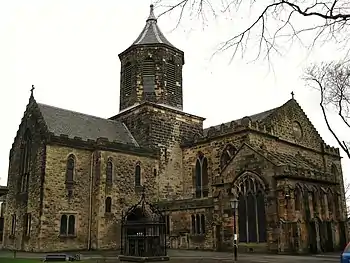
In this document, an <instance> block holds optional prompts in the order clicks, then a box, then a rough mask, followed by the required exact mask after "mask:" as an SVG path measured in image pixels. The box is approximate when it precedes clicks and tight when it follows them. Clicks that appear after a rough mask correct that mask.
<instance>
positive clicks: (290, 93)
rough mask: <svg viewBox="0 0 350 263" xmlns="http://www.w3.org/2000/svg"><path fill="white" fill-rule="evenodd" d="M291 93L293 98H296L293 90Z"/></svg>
mask: <svg viewBox="0 0 350 263" xmlns="http://www.w3.org/2000/svg"><path fill="white" fill-rule="evenodd" d="M290 94H292V99H294V92H293V91H292V92H291V93H290Z"/></svg>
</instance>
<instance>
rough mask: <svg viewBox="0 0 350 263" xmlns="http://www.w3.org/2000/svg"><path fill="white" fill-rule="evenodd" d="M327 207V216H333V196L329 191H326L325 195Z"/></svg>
mask: <svg viewBox="0 0 350 263" xmlns="http://www.w3.org/2000/svg"><path fill="white" fill-rule="evenodd" d="M327 205H328V214H329V215H333V214H334V206H333V195H332V192H331V191H328V193H327Z"/></svg>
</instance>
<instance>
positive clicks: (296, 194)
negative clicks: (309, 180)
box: [294, 186, 301, 211]
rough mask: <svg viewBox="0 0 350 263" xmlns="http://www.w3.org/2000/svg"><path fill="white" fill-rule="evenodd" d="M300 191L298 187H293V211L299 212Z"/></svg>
mask: <svg viewBox="0 0 350 263" xmlns="http://www.w3.org/2000/svg"><path fill="white" fill-rule="evenodd" d="M300 199H301V190H300V187H299V186H296V187H295V190H294V206H295V210H297V211H300V208H301V200H300Z"/></svg>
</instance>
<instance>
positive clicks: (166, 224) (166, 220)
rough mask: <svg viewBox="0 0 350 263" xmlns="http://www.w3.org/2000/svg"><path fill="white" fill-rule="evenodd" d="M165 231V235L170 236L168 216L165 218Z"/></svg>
mask: <svg viewBox="0 0 350 263" xmlns="http://www.w3.org/2000/svg"><path fill="white" fill-rule="evenodd" d="M165 231H166V234H167V235H169V234H170V216H169V215H166V216H165Z"/></svg>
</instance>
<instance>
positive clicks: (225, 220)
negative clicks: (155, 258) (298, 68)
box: [3, 7, 347, 253]
mask: <svg viewBox="0 0 350 263" xmlns="http://www.w3.org/2000/svg"><path fill="white" fill-rule="evenodd" d="M119 58H120V61H121V76H120V110H121V111H120V112H119V113H118V114H117V115H115V116H114V117H111V118H109V119H105V118H99V117H95V116H90V115H86V114H82V113H78V112H74V111H69V110H65V109H60V108H56V107H53V106H49V105H45V104H41V103H37V102H36V101H35V99H34V96H33V93H32V94H31V97H30V99H29V104H28V106H27V108H26V111H25V113H24V117H23V119H22V122H21V124H20V126H19V129H18V132H17V135H16V137H15V140H14V143H13V145H12V148H11V151H10V158H9V174H8V194H7V200H6V213H5V224H4V242H3V244H4V247H5V248H7V249H18V250H25V251H54V250H56V251H62V250H68V249H72V250H78V249H81V250H89V249H117V248H119V247H120V235H121V233H120V223H121V215H122V213H123V212H125V211H126V210H127V209H128V208H129V207H130V206H131V205H132V204H134V203H136V202H137V201H138V199H139V198H140V194H141V191H142V190H143V189H144V190H145V191H146V198H147V199H148V200H149V201H151V202H153V203H155V204H157V205H158V207H159V208H160V209H161V210H162V211H163V212H164V213H165V215H166V224H167V233H168V245H169V246H170V247H172V248H179V249H210V250H227V249H230V250H231V249H232V239H233V213H232V209H231V208H230V200H231V199H232V198H234V197H235V198H237V199H238V203H239V205H238V213H237V214H238V216H237V218H236V223H237V234H238V239H239V240H238V241H239V249H240V250H244V251H251V250H253V251H271V252H276V253H286V252H288V253H318V252H326V251H334V250H337V249H341V248H342V247H343V246H344V245H345V243H346V241H347V237H346V236H345V234H344V233H346V232H347V229H346V225H345V220H346V212H345V211H346V209H345V194H344V185H343V175H342V170H341V162H340V154H339V149H336V148H333V147H330V146H328V145H327V144H326V143H325V142H324V141H323V139H322V138H321V136H320V135H319V134H318V132H317V131H316V129H315V128H314V126H313V125H312V123H311V121H310V120H309V119H308V117H307V116H306V114H305V113H304V112H303V110H302V108H301V107H300V105H299V104H298V103H297V101H296V100H295V99H294V98H292V99H291V100H289V101H287V102H286V103H285V104H283V105H281V106H280V107H277V108H274V109H271V110H268V111H266V112H262V113H258V114H255V115H251V116H245V117H243V118H241V119H238V120H234V121H231V122H229V123H223V124H221V125H218V126H213V127H209V128H207V129H203V122H204V120H205V119H204V118H202V117H198V116H194V115H192V114H188V113H185V112H183V111H182V109H183V96H182V94H183V90H182V88H183V86H182V69H183V65H184V53H183V52H182V51H181V50H179V49H178V48H176V47H175V46H173V45H172V44H171V43H170V42H169V41H168V40H167V39H166V38H165V37H164V35H163V34H162V32H161V31H160V29H159V27H158V25H157V19H156V17H155V16H154V14H153V7H151V12H150V15H149V17H148V19H147V21H146V26H145V28H144V29H143V31H142V32H141V34H140V35H139V36H138V38H137V39H136V40H135V41H134V42H133V44H132V45H131V46H130V47H129V48H127V49H126V50H125V51H124V52H122V53H121V54H120V55H119Z"/></svg>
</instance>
